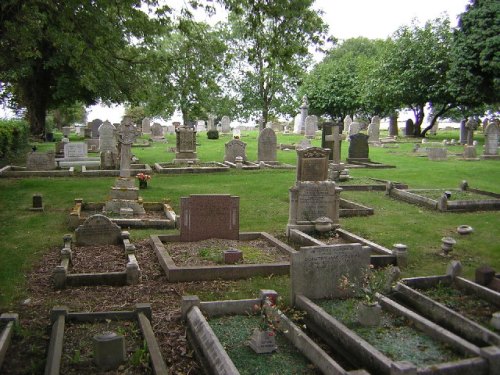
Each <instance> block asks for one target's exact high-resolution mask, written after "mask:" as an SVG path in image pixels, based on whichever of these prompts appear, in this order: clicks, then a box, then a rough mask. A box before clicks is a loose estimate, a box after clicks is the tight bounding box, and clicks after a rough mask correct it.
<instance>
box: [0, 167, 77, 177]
mask: <svg viewBox="0 0 500 375" xmlns="http://www.w3.org/2000/svg"><path fill="white" fill-rule="evenodd" d="M74 175H75V168H74V167H70V168H69V169H52V170H49V171H32V170H31V171H30V170H28V169H26V167H17V166H15V165H7V166H5V167H3V168H0V177H72V176H74Z"/></svg>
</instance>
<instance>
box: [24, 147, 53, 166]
mask: <svg viewBox="0 0 500 375" xmlns="http://www.w3.org/2000/svg"><path fill="white" fill-rule="evenodd" d="M55 168H56V154H55V153H54V151H49V152H30V153H29V154H28V155H27V158H26V169H27V170H28V171H50V170H52V169H55Z"/></svg>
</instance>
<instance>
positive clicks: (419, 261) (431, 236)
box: [0, 132, 500, 309]
mask: <svg viewBox="0 0 500 375" xmlns="http://www.w3.org/2000/svg"><path fill="white" fill-rule="evenodd" d="M452 136H453V138H455V139H457V138H458V132H454V133H451V132H448V133H444V134H440V135H438V136H436V137H433V139H432V141H441V140H442V139H444V138H447V139H450V138H452ZM300 139H301V137H300V136H297V135H279V137H278V143H286V144H291V143H296V142H298V141H299V140H300ZM476 139H478V140H479V141H480V143H482V142H483V139H482V135H481V134H477V136H476ZM229 140H230V137H229V136H224V137H221V138H220V139H218V140H208V139H207V138H206V135H205V134H204V133H201V134H200V135H199V137H198V143H199V146H198V150H197V151H198V157H199V158H200V160H201V161H202V162H209V161H222V159H223V155H224V143H226V142H228V141H229ZM242 140H243V141H244V142H246V143H247V145H248V146H247V155H248V158H249V160H255V159H256V155H257V132H244V133H243V136H242ZM167 142H168V143H154V144H153V145H152V146H151V147H134V148H133V153H134V154H135V155H136V156H138V157H139V158H140V160H141V162H144V163H149V164H153V163H154V162H170V161H171V160H172V159H173V158H174V157H175V156H174V154H173V153H169V152H167V149H168V148H169V147H173V146H174V145H175V142H174V138H173V135H168V136H167ZM414 142H418V140H413V139H412V140H407V142H405V143H402V144H400V145H399V147H398V148H377V147H371V148H370V158H371V160H372V161H375V162H380V163H385V164H391V165H395V166H396V168H394V169H380V170H375V169H351V171H350V174H351V175H352V176H353V177H359V178H366V177H375V178H381V179H388V180H393V181H399V182H404V183H407V184H408V185H409V186H410V188H420V189H421V188H439V189H447V188H458V186H459V184H460V182H461V181H462V180H464V179H465V180H467V181H468V182H469V185H470V186H471V187H473V188H479V189H484V190H487V191H493V192H496V193H500V189H499V186H500V185H499V183H500V162H498V161H490V160H482V161H479V162H469V161H464V160H460V159H459V158H457V157H454V156H452V157H450V158H449V160H447V161H442V162H432V161H429V160H427V158H422V157H418V156H416V155H415V153H413V152H412V149H413V143H414ZM319 144H320V140H319V139H315V140H313V145H316V146H317V145H319ZM53 147H54V144H53V143H48V144H42V145H38V149H39V150H44V149H53ZM479 149H480V147H479V148H478V150H479ZM457 150H458V151H459V150H460V147H459V146H457ZM458 151H457V153H458ZM453 152H454V151H453ZM479 154H480V152H479ZM346 156H347V143H346V142H343V147H342V159H343V160H345V157H346ZM278 159H279V161H281V162H284V163H290V164H295V163H296V153H295V151H278ZM294 181H295V171H294V170H259V171H237V170H231V171H229V172H224V173H214V174H198V175H193V174H191V175H157V174H155V175H154V176H153V178H152V180H151V181H150V182H149V187H148V189H146V190H141V195H142V196H143V198H144V200H145V201H162V200H164V199H166V200H169V201H170V202H171V205H172V206H173V208H174V210H175V211H176V212H179V203H180V197H183V196H188V195H189V194H208V193H210V194H212V193H213V194H232V195H237V196H239V197H240V230H241V231H267V232H270V233H272V234H274V235H276V236H278V237H280V238H281V239H283V237H284V233H285V228H286V224H287V221H288V209H289V197H288V194H289V193H288V189H289V188H290V187H291V186H292V185H293V184H294ZM113 182H114V178H112V177H96V178H83V177H73V178H9V179H7V178H2V179H0V224H1V225H0V235H1V236H2V245H1V247H0V248H1V250H0V251H1V256H2V261H1V262H0V309H5V308H8V306H9V305H10V304H11V303H13V302H15V301H17V300H19V299H20V298H22V297H23V295H24V290H25V287H26V285H25V283H24V276H23V274H24V273H25V272H26V271H27V270H29V269H30V268H31V266H32V264H33V263H34V262H35V261H36V260H38V259H40V257H42V256H43V254H44V253H46V252H47V251H49V250H50V249H53V248H57V247H60V246H62V237H63V235H64V234H65V233H68V232H70V231H69V230H68V227H67V215H68V214H69V211H70V209H71V207H72V204H73V201H74V199H75V198H83V199H84V201H87V202H99V201H100V202H102V201H105V200H106V199H107V198H108V195H109V189H110V187H111V186H112V185H113ZM34 193H41V194H42V195H43V199H44V205H45V211H44V212H43V213H38V212H32V211H29V210H28V208H29V207H30V206H31V197H32V195H33V194H34ZM341 197H343V198H346V199H349V200H353V201H356V202H359V203H362V204H365V205H368V206H370V207H373V208H374V209H375V215H373V216H371V217H355V218H345V219H341V225H342V227H344V228H346V229H348V230H350V231H352V232H354V233H357V234H359V235H361V236H364V237H366V238H368V239H370V240H372V241H375V242H377V243H380V244H381V245H384V246H386V247H392V245H393V244H394V243H404V244H406V245H408V248H409V257H410V266H409V267H408V269H406V270H405V271H404V273H403V275H404V276H414V275H429V274H442V273H444V271H445V269H446V265H447V263H448V262H449V261H450V259H457V260H460V261H461V262H462V264H463V265H464V268H465V274H466V276H468V277H472V276H473V273H474V269H475V267H477V266H479V265H481V264H484V263H488V264H490V265H491V266H492V267H493V268H495V269H497V270H500V234H499V231H498V224H499V223H500V220H499V219H500V214H499V213H498V212H495V211H491V212H486V211H485V212H478V213H440V212H436V211H432V210H429V209H425V208H422V207H418V206H414V205H411V204H407V203H403V202H400V201H396V200H393V199H391V198H388V197H387V196H385V194H384V193H383V192H349V191H346V192H342V193H341ZM462 224H467V225H471V226H472V227H473V228H474V233H473V234H472V235H469V236H460V237H459V236H458V235H457V234H456V227H457V226H459V225H462ZM158 232H159V231H158V230H155V229H132V230H131V236H132V240H137V239H142V238H146V237H148V236H149V235H151V234H153V233H154V234H157V233H158ZM161 232H172V230H171V231H161ZM450 235H451V236H453V237H455V238H456V239H457V240H458V241H457V244H456V245H455V247H454V250H453V252H452V256H451V258H443V257H441V256H440V255H438V252H439V250H440V245H441V238H442V237H444V236H450ZM259 288H266V289H269V288H274V289H277V290H278V291H279V292H281V293H282V294H284V295H285V296H288V288H289V279H288V278H287V277H271V278H258V277H255V278H252V279H250V280H243V281H237V282H229V283H227V288H225V289H223V290H214V291H213V292H211V293H210V294H207V295H206V296H202V298H207V299H219V298H249V297H255V294H256V293H257V291H258V289H259ZM193 292H196V291H193Z"/></svg>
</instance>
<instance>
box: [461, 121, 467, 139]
mask: <svg viewBox="0 0 500 375" xmlns="http://www.w3.org/2000/svg"><path fill="white" fill-rule="evenodd" d="M465 123H466V121H465V120H462V121H460V144H461V145H465V144H466V143H467V128H466V127H465Z"/></svg>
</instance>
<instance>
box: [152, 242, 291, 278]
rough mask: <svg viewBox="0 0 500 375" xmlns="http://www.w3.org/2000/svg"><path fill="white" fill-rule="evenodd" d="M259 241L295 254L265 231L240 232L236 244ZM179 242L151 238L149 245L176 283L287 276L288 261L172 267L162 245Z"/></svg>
mask: <svg viewBox="0 0 500 375" xmlns="http://www.w3.org/2000/svg"><path fill="white" fill-rule="evenodd" d="M255 239H262V240H265V241H267V242H269V243H270V244H272V245H274V246H276V247H277V248H278V249H280V250H281V251H282V252H283V253H285V254H288V255H292V254H294V253H296V251H295V250H294V249H293V248H291V247H290V246H288V245H287V244H285V243H283V242H281V241H279V240H278V239H276V238H274V237H273V236H271V235H270V234H269V233H266V232H241V233H240V234H239V238H238V240H239V241H250V240H255ZM163 241H164V242H180V235H177V234H170V235H169V234H167V235H152V236H151V237H150V244H151V247H152V248H153V250H154V252H155V253H156V256H157V257H158V260H159V262H160V265H161V267H162V268H163V271H164V272H165V274H166V276H167V280H168V281H171V282H179V281H202V280H204V281H208V280H217V279H223V280H236V279H245V278H249V277H253V276H270V275H288V273H289V271H290V262H289V261H288V262H275V263H260V264H228V265H220V266H183V267H179V266H176V265H175V262H174V260H173V259H172V257H171V256H170V255H169V254H168V252H167V250H166V249H165V247H164V246H163V243H162V242H163Z"/></svg>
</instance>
